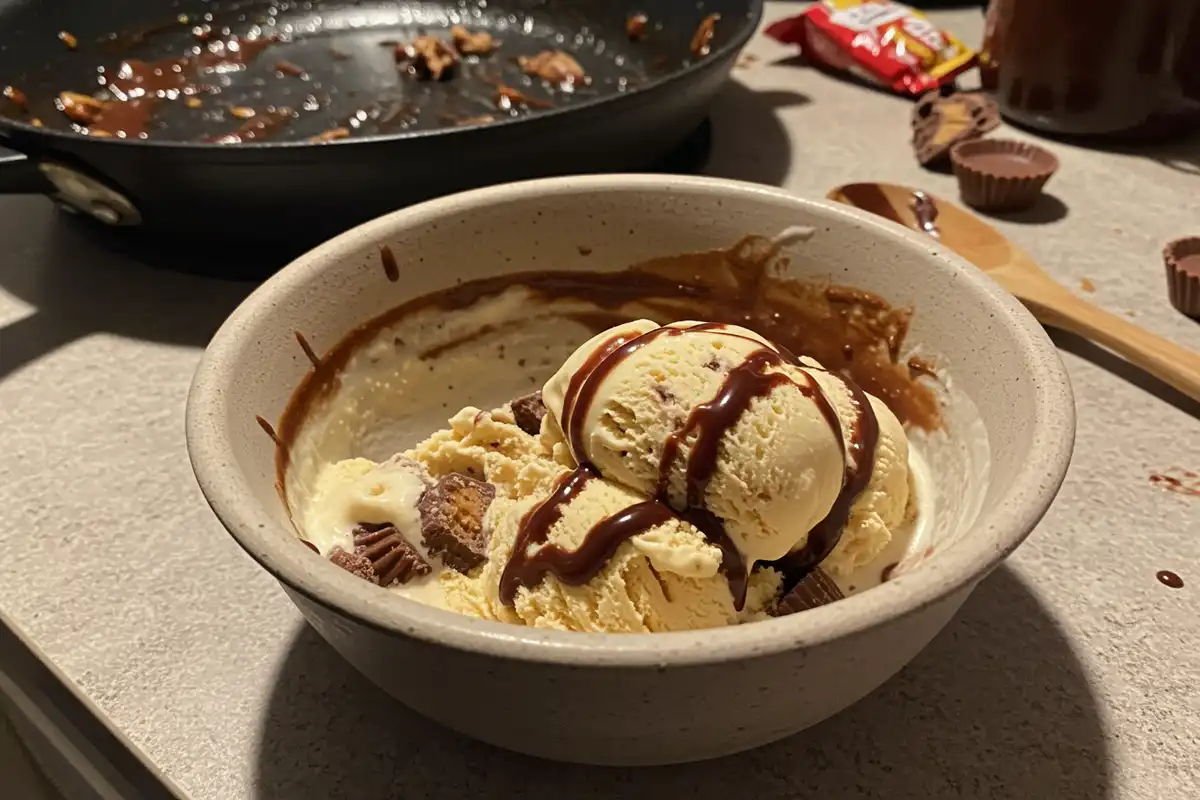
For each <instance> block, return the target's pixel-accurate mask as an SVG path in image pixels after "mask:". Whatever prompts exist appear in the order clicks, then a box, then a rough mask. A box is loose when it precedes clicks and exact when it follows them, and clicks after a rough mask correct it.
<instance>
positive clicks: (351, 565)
mask: <svg viewBox="0 0 1200 800" xmlns="http://www.w3.org/2000/svg"><path fill="white" fill-rule="evenodd" d="M329 560H330V561H332V562H333V563H334V564H337V565H338V566H339V567H341V568H342V569H344V570H346V572H349V573H350V574H351V575H357V576H358V577H360V578H362V579H363V580H364V581H370V582H371V583H377V582H378V581H377V580H376V579H375V570H374V568H373V567H372V566H371V562H370V561H369V560H368V559H367V558H366V557H365V556H362V555H359V554H358V553H357V552H355V553H349V552H346V551H345V550H343V549H341V548H340V547H339V548H338V549H336V550H334V551H333V552H332V553H330V554H329Z"/></svg>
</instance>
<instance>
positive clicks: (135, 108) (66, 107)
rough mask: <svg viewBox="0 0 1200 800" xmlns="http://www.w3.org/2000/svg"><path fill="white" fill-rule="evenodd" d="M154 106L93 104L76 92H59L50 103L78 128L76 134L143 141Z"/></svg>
mask: <svg viewBox="0 0 1200 800" xmlns="http://www.w3.org/2000/svg"><path fill="white" fill-rule="evenodd" d="M154 103H155V101H154V100H153V99H152V98H143V99H138V100H128V101H125V102H122V101H119V100H97V99H96V98H94V97H89V96H88V95H85V94H78V93H77V92H63V93H62V94H60V95H59V96H58V97H57V98H55V101H54V105H55V106H56V107H57V108H58V110H59V111H61V112H62V113H63V114H64V115H65V116H66V117H67V118H68V119H70V120H71V121H72V122H74V123H76V124H77V125H78V126H79V127H77V128H76V130H78V131H79V132H81V133H86V134H88V135H90V136H96V137H101V138H103V137H114V136H115V137H119V138H122V139H139V138H145V136H146V123H147V122H148V121H149V119H150V114H151V112H152V111H153V109H154Z"/></svg>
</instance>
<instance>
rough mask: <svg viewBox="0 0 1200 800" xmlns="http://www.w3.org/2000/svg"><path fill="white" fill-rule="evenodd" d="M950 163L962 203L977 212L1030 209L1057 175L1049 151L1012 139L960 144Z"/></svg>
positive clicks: (953, 152) (1055, 165) (1053, 157)
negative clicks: (1047, 183)
mask: <svg viewBox="0 0 1200 800" xmlns="http://www.w3.org/2000/svg"><path fill="white" fill-rule="evenodd" d="M950 162H951V164H953V166H954V175H955V177H957V178H958V191H959V194H960V195H961V196H962V200H963V202H964V203H966V204H967V205H969V206H971V207H972V208H976V209H978V210H980V211H1022V210H1024V209H1027V208H1029V207H1031V206H1032V205H1033V204H1034V203H1036V202H1037V200H1038V197H1040V196H1041V194H1042V189H1043V188H1044V187H1045V186H1046V181H1048V180H1050V178H1051V177H1052V176H1053V175H1054V173H1055V172H1057V171H1058V159H1057V158H1055V156H1054V154H1053V153H1051V152H1050V151H1049V150H1044V149H1042V148H1041V147H1038V146H1037V145H1034V144H1030V143H1028V142H1019V141H1016V140H1015V139H974V140H971V141H967V142H961V143H959V144H956V145H954V147H953V148H952V149H951V150H950Z"/></svg>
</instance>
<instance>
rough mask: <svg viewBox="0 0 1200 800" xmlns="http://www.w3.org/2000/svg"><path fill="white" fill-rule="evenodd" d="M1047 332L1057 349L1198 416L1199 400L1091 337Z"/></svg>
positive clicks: (1047, 329) (1189, 413)
mask: <svg viewBox="0 0 1200 800" xmlns="http://www.w3.org/2000/svg"><path fill="white" fill-rule="evenodd" d="M1046 333H1048V334H1049V335H1050V339H1051V340H1052V341H1053V342H1054V346H1055V347H1057V348H1058V349H1060V350H1064V351H1066V352H1068V353H1072V354H1074V355H1076V356H1079V357H1080V358H1082V359H1084V360H1085V361H1090V362H1092V363H1093V364H1095V365H1096V366H1097V367H1100V368H1101V369H1103V370H1107V371H1108V372H1110V373H1112V374H1113V375H1116V376H1117V377H1119V378H1121V379H1123V380H1125V381H1126V382H1128V383H1129V384H1131V385H1133V386H1136V387H1137V388H1139V389H1141V390H1142V391H1143V392H1146V393H1147V394H1149V395H1152V396H1153V397H1155V398H1157V399H1159V400H1161V401H1162V402H1164V403H1167V404H1169V405H1172V406H1174V407H1175V408H1177V409H1179V410H1180V411H1182V412H1183V413H1184V414H1188V415H1190V416H1193V417H1196V418H1197V419H1200V401H1197V400H1193V399H1192V398H1190V397H1188V396H1187V395H1186V394H1184V393H1183V392H1181V391H1179V390H1178V389H1176V388H1174V387H1173V386H1171V385H1169V384H1167V383H1166V382H1164V381H1161V380H1159V379H1158V378H1156V377H1154V376H1153V375H1151V374H1150V373H1149V372H1147V371H1146V370H1144V369H1142V368H1141V367H1139V366H1137V365H1136V364H1133V363H1130V362H1129V361H1126V360H1125V359H1123V358H1121V357H1120V356H1119V355H1117V354H1116V353H1114V352H1112V351H1111V350H1107V349H1105V348H1103V347H1101V346H1100V345H1098V344H1096V343H1095V342H1093V341H1091V340H1090V339H1085V338H1083V337H1082V336H1077V335H1075V334H1074V333H1070V332H1069V331H1062V330H1059V329H1057V328H1050V327H1047V328H1046Z"/></svg>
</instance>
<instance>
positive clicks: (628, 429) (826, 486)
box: [543, 320, 908, 571]
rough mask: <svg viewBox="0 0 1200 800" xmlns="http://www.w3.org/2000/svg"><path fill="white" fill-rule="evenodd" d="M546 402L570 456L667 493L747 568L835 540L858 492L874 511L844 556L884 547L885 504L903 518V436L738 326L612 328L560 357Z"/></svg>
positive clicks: (809, 557) (880, 412)
mask: <svg viewBox="0 0 1200 800" xmlns="http://www.w3.org/2000/svg"><path fill="white" fill-rule="evenodd" d="M543 399H544V400H545V403H546V407H547V409H548V410H549V412H550V414H551V415H552V417H553V419H554V420H555V421H556V422H557V424H558V425H559V427H560V428H561V430H562V433H563V436H564V438H565V440H566V442H567V444H568V446H569V448H570V450H571V452H572V454H573V456H574V458H575V459H576V461H577V462H580V463H585V462H586V463H590V464H593V465H594V466H595V467H596V468H597V469H598V470H599V472H600V473H601V474H602V475H603V476H604V477H605V478H607V479H609V480H612V481H615V482H618V483H621V484H623V485H625V486H627V487H629V488H631V489H633V490H634V491H636V492H638V493H639V494H642V495H645V496H648V497H657V498H659V499H660V500H662V501H663V502H665V503H667V504H669V505H670V506H671V507H672V508H674V509H676V510H677V511H679V512H681V513H682V514H683V516H684V519H687V520H688V521H690V522H692V523H693V524H695V525H696V526H697V527H698V528H700V529H701V530H703V531H704V532H705V534H706V535H708V536H709V538H710V540H713V541H714V542H715V543H718V544H721V543H722V542H723V541H724V542H727V544H731V545H732V546H734V547H736V549H737V551H738V552H739V553H740V555H741V558H742V559H743V563H744V564H745V565H746V566H750V565H753V564H754V563H755V562H759V561H775V560H777V559H781V558H783V557H785V556H787V557H788V561H787V564H788V565H789V566H790V567H792V568H794V569H796V570H798V571H805V570H807V569H810V568H811V567H813V566H815V565H816V564H817V563H819V562H821V561H822V560H824V559H825V558H826V557H827V556H828V555H829V554H830V553H831V552H834V551H835V548H837V546H838V545H839V544H840V542H839V539H840V538H841V536H842V533H843V531H844V530H845V529H846V528H847V522H848V521H849V520H851V519H852V518H854V517H855V513H854V509H853V506H854V505H855V503H856V501H858V500H859V499H860V498H861V499H862V500H864V501H868V500H869V501H870V502H871V503H872V506H871V508H872V511H871V512H869V513H874V514H875V516H874V517H869V518H868V517H867V516H866V514H867V512H864V514H863V515H860V517H861V518H862V520H865V522H864V523H863V524H861V525H858V526H857V527H855V529H854V530H855V531H856V532H861V533H862V534H863V536H861V537H858V538H860V539H862V538H866V539H869V541H856V542H855V546H854V547H852V548H851V547H848V546H843V547H842V550H841V551H839V552H840V553H842V554H844V555H845V557H846V558H847V559H850V560H853V561H855V562H858V561H859V560H861V559H864V558H866V557H870V556H873V555H874V554H876V553H878V552H879V550H881V549H882V548H883V546H885V545H886V544H887V541H888V539H889V538H890V537H889V534H888V528H889V526H890V525H889V523H890V524H895V523H898V522H899V521H900V520H899V519H893V517H895V514H893V513H892V512H893V510H894V509H893V508H892V506H893V505H894V504H896V503H898V504H899V508H900V518H902V517H903V508H904V505H905V503H906V502H907V486H908V481H907V440H906V438H905V436H904V432H903V429H902V428H901V427H900V424H899V422H897V421H896V420H895V417H894V416H892V415H891V413H890V412H888V411H887V409H886V408H885V407H884V406H883V404H882V403H878V402H874V403H873V402H871V400H870V398H868V396H867V395H866V394H865V393H864V392H862V391H861V390H860V389H859V388H858V387H857V386H855V385H854V384H852V383H851V382H849V381H847V380H844V379H843V378H841V377H839V376H836V375H834V374H831V373H829V372H826V371H825V370H823V369H822V368H821V367H820V365H819V364H818V363H817V362H815V361H812V360H810V359H796V358H795V357H794V356H792V355H791V354H790V353H785V352H781V351H780V350H779V348H777V347H776V346H775V345H773V344H771V343H769V342H767V341H766V340H765V339H763V338H762V337H761V336H759V335H758V334H756V333H754V332H753V331H750V330H748V329H745V328H741V327H738V326H733V325H723V324H717V323H698V322H677V323H674V324H672V325H669V326H665V327H660V326H659V325H657V324H656V323H654V322H651V321H649V320H640V321H637V322H632V323H628V324H625V325H621V326H618V327H616V328H612V329H610V330H608V331H605V332H604V333H602V334H600V335H598V336H596V337H593V338H592V339H591V340H589V341H588V342H586V343H585V344H584V345H583V346H582V347H580V348H579V349H578V350H577V351H576V352H575V353H574V354H573V355H572V356H571V357H570V358H569V359H568V360H567V362H566V363H565V364H564V365H563V367H562V369H560V370H559V371H558V372H557V373H556V374H555V375H554V376H553V377H552V378H551V379H550V381H549V382H548V383H547V384H546V386H545V388H544V389H543ZM881 441H882V443H883V445H884V446H883V447H880V446H879V444H880V442H881ZM880 452H882V453H883V454H885V455H886V458H885V459H884V460H883V463H877V462H878V461H879V460H878V459H877V458H876V455H877V453H880ZM876 466H881V467H883V469H884V471H885V472H886V473H887V474H876V471H875V467H876ZM896 470H899V476H900V477H899V478H897V477H896V476H895V472H896ZM872 486H874V487H875V489H876V490H877V491H870V488H871V487H872ZM879 492H883V493H885V494H887V495H888V501H887V503H884V502H882V501H881V500H880V498H879V497H878V496H877V495H878V494H879ZM884 506H886V507H884ZM881 512H882V513H881ZM885 517H886V519H885ZM873 522H879V523H880V524H878V525H873V524H867V523H873ZM868 553H869V554H870V555H869V556H865V555H864V554H868ZM789 554H790V555H789ZM838 571H841V570H838Z"/></svg>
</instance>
